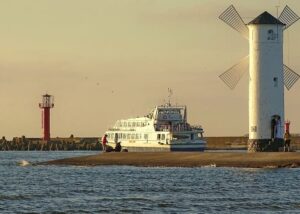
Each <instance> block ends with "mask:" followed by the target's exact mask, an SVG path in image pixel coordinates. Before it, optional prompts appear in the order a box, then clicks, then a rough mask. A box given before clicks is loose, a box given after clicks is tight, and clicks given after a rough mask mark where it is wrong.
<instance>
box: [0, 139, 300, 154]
mask: <svg viewBox="0 0 300 214" xmlns="http://www.w3.org/2000/svg"><path fill="white" fill-rule="evenodd" d="M205 139H206V141H207V150H246V149H247V142H248V138H247V137H206V138H205ZM291 148H292V149H293V150H300V136H292V141H291ZM72 150H92V151H99V150H102V145H101V143H100V141H99V138H97V137H69V138H52V139H51V140H50V141H44V140H42V139H40V138H26V137H25V136H22V137H15V138H13V139H12V140H10V141H9V140H6V139H5V137H2V139H0V151H72Z"/></svg>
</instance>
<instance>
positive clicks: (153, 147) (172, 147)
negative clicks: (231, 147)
mask: <svg viewBox="0 0 300 214" xmlns="http://www.w3.org/2000/svg"><path fill="white" fill-rule="evenodd" d="M108 145H109V146H110V147H112V148H115V144H114V143H108ZM121 146H122V150H127V151H128V152H203V151H204V149H205V147H206V142H205V141H197V142H195V143H185V144H183V143H180V144H163V145H161V144H158V143H157V144H149V143H141V142H135V143H122V144H121Z"/></svg>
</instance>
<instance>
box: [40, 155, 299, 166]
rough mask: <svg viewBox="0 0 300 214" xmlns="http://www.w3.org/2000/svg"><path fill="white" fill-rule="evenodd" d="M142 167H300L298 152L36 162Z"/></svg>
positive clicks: (119, 156) (89, 157) (126, 157)
mask: <svg viewBox="0 0 300 214" xmlns="http://www.w3.org/2000/svg"><path fill="white" fill-rule="evenodd" d="M41 164H42V165H76V166H100V165H102V166H103V165H117V166H123V165H127V166H141V167H203V166H216V167H246V168H282V167H288V168H290V167H300V153H298V152H285V153H284V152H276V153H275V152H274V153H272V152H268V153H263V152H262V153H230V152H220V153H219V152H212V153H210V152H202V153H194V152H192V153H191V152H186V153H185V152H170V153H167V152H156V153H152V152H147V153H141V152H128V153H126V152H121V153H103V154H98V155H90V156H83V157H74V158H67V159H61V160H53V161H48V162H43V163H39V165H41Z"/></svg>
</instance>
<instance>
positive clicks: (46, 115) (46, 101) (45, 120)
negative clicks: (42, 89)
mask: <svg viewBox="0 0 300 214" xmlns="http://www.w3.org/2000/svg"><path fill="white" fill-rule="evenodd" d="M39 107H40V108H41V109H42V110H43V112H42V128H43V129H44V137H43V140H46V141H49V140H50V109H51V108H53V107H54V97H53V96H51V95H49V94H45V95H43V100H42V103H39Z"/></svg>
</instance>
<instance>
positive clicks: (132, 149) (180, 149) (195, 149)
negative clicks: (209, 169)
mask: <svg viewBox="0 0 300 214" xmlns="http://www.w3.org/2000/svg"><path fill="white" fill-rule="evenodd" d="M126 148H127V150H128V152H203V151H204V149H205V148H204V147H193V148H187V147H170V148H155V147H152V148H151V147H126ZM124 149H125V147H124Z"/></svg>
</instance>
